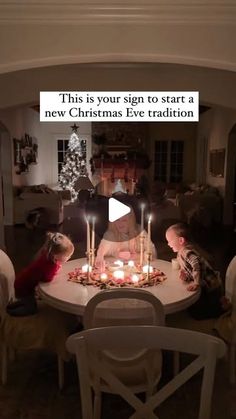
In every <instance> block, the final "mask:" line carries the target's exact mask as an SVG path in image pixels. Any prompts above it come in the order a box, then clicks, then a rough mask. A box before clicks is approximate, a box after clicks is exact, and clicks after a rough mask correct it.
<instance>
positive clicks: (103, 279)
mask: <svg viewBox="0 0 236 419" xmlns="http://www.w3.org/2000/svg"><path fill="white" fill-rule="evenodd" d="M100 279H101V281H106V280H107V274H106V273H102V274H101V275H100Z"/></svg>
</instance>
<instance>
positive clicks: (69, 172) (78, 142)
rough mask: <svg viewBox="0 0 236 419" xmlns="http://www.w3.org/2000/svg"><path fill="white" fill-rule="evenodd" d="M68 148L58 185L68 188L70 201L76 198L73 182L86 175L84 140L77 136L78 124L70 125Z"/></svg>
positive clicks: (76, 193)
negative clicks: (70, 132)
mask: <svg viewBox="0 0 236 419" xmlns="http://www.w3.org/2000/svg"><path fill="white" fill-rule="evenodd" d="M71 128H72V134H71V136H70V140H69V144H68V150H67V152H66V155H65V160H64V164H63V166H62V168H61V171H60V175H59V185H60V186H61V188H62V189H69V190H70V192H71V198H72V201H75V200H76V199H77V195H78V190H76V189H77V188H75V183H76V181H77V180H78V178H79V177H83V176H84V177H88V172H87V167H86V141H85V140H82V139H81V138H79V136H78V132H77V131H78V128H79V127H78V126H77V125H76V124H74V125H73V126H72V127H71Z"/></svg>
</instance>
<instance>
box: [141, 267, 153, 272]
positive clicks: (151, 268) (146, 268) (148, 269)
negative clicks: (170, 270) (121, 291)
mask: <svg viewBox="0 0 236 419" xmlns="http://www.w3.org/2000/svg"><path fill="white" fill-rule="evenodd" d="M148 272H149V273H151V272H153V267H152V266H150V265H144V266H143V273H145V274H147V273H148Z"/></svg>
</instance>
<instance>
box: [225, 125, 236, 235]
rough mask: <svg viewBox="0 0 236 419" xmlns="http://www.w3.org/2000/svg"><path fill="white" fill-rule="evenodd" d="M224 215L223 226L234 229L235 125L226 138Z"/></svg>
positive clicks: (235, 187) (235, 181)
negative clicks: (230, 226) (231, 226)
mask: <svg viewBox="0 0 236 419" xmlns="http://www.w3.org/2000/svg"><path fill="white" fill-rule="evenodd" d="M224 214H225V224H228V225H233V226H234V228H236V124H234V125H233V127H232V129H231V130H230V133H229V138H228V147H227V164H226V184H225V208H224Z"/></svg>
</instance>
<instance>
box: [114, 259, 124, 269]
mask: <svg viewBox="0 0 236 419" xmlns="http://www.w3.org/2000/svg"><path fill="white" fill-rule="evenodd" d="M114 265H116V266H119V267H120V268H122V267H123V266H124V262H122V260H115V262H114Z"/></svg>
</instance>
